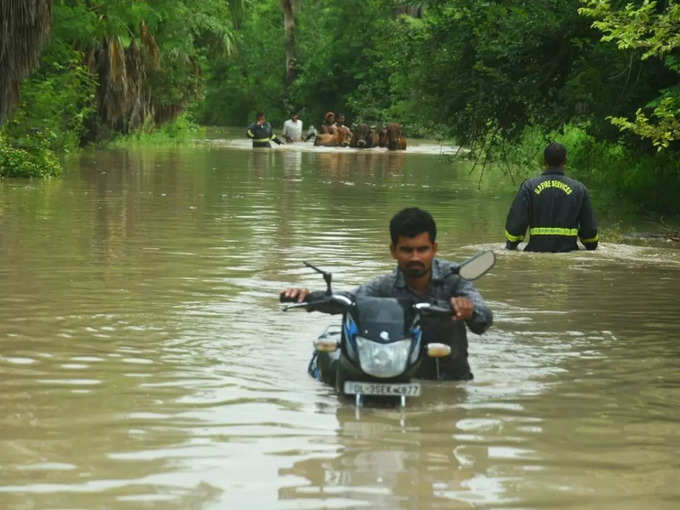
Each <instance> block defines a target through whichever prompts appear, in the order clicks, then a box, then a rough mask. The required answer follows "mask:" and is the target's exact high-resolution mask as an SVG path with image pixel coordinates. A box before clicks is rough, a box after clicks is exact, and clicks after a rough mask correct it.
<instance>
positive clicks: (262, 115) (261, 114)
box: [255, 112, 264, 119]
mask: <svg viewBox="0 0 680 510" xmlns="http://www.w3.org/2000/svg"><path fill="white" fill-rule="evenodd" d="M262 117H264V113H263V112H257V115H255V118H256V119H261V118H262Z"/></svg>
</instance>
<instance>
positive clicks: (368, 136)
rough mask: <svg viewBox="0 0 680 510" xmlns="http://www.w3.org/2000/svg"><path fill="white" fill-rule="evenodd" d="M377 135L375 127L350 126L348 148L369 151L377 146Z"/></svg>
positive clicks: (365, 125) (363, 125)
mask: <svg viewBox="0 0 680 510" xmlns="http://www.w3.org/2000/svg"><path fill="white" fill-rule="evenodd" d="M378 142H379V139H378V133H377V132H376V130H375V126H369V125H368V124H352V140H350V142H349V146H350V147H358V148H359V149H370V148H371V147H377V146H378Z"/></svg>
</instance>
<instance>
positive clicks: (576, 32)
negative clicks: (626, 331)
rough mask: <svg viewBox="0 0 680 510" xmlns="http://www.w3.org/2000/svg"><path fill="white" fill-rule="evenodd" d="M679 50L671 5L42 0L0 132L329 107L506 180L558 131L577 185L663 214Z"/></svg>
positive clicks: (678, 104)
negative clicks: (11, 109)
mask: <svg viewBox="0 0 680 510" xmlns="http://www.w3.org/2000/svg"><path fill="white" fill-rule="evenodd" d="M25 1H29V0H25ZM284 21H285V22H286V26H285V27H284ZM679 45H680V6H679V4H678V0H664V1H661V0H659V1H650V0H631V1H628V0H532V1H531V2H528V1H526V0H491V1H487V2H479V1H477V0H430V1H425V0H422V1H406V0H343V1H342V2H338V1H336V0H299V1H298V0H295V1H285V2H282V1H281V0H231V1H227V0H220V1H218V0H210V1H205V0H156V1H153V2H152V1H150V0H146V1H137V2H129V1H128V0H113V1H108V2H103V1H94V0H93V1H88V2H85V1H78V0H55V1H54V2H53V26H52V37H51V39H50V41H49V44H48V45H47V46H46V49H45V51H44V52H43V56H42V60H41V64H40V66H39V67H38V69H37V71H35V72H34V73H33V75H32V76H31V78H30V79H29V80H26V81H24V83H23V85H22V93H23V97H24V101H23V102H22V106H21V108H20V109H19V110H18V111H17V112H16V113H15V115H14V117H13V119H12V121H11V122H6V123H5V124H4V125H3V128H2V129H3V134H4V138H3V140H4V143H5V144H10V145H11V146H12V147H14V148H16V149H18V150H27V151H29V152H30V151H31V148H32V147H38V148H40V149H41V150H42V149H48V150H52V151H54V152H56V153H59V154H61V153H63V152H67V151H69V150H72V149H73V148H75V147H76V146H77V145H79V144H82V143H84V142H87V141H91V140H99V139H110V138H112V137H116V136H118V134H120V133H123V134H126V133H133V132H138V131H140V130H141V131H145V132H148V131H151V130H153V129H154V128H155V126H158V125H160V124H163V123H164V122H166V121H168V120H172V119H174V118H176V116H177V115H178V114H180V113H181V112H183V111H185V109H187V107H189V109H188V111H189V114H190V117H191V118H193V119H195V120H198V121H199V122H201V123H204V124H220V125H242V126H245V125H246V124H247V123H248V122H250V121H252V119H253V117H254V114H255V112H257V111H265V112H266V113H267V116H268V118H269V120H270V121H271V122H272V123H273V124H274V126H278V125H280V124H281V122H282V121H283V120H284V119H285V118H286V117H287V116H288V113H289V112H290V111H291V110H293V109H294V110H297V111H299V112H300V114H301V118H302V119H303V121H304V122H305V124H306V125H307V126H309V125H310V124H315V125H317V126H318V125H319V123H320V122H321V119H322V116H323V113H324V112H325V111H328V110H331V111H335V112H344V113H345V114H346V116H347V118H348V119H349V121H350V122H351V121H356V120H363V121H369V122H385V121H397V122H401V123H402V124H403V125H404V127H405V130H406V133H407V134H408V136H417V135H428V136H436V137H439V138H449V139H454V140H455V141H457V142H458V143H461V144H464V145H466V146H468V147H470V148H471V149H472V151H471V152H470V154H471V155H472V156H473V157H475V158H477V165H476V167H475V168H478V169H480V170H479V171H480V177H484V176H485V175H491V174H489V173H487V174H485V172H486V171H487V169H488V168H491V166H492V165H488V163H491V162H495V163H496V165H493V167H494V168H501V169H502V170H503V176H504V177H506V178H507V181H508V182H516V181H517V180H519V179H521V178H523V177H524V176H526V175H528V174H530V173H534V172H535V171H536V170H537V169H538V168H539V165H538V164H537V163H536V160H537V156H538V155H540V153H541V148H542V146H544V145H545V143H546V142H547V141H549V140H555V139H557V140H563V141H565V142H566V143H567V146H568V149H569V154H570V171H572V172H573V173H574V174H576V175H577V176H578V177H581V178H582V179H583V180H584V181H586V183H587V184H589V185H591V186H597V187H602V188H603V189H607V190H610V191H611V192H612V193H619V192H623V193H625V194H626V195H627V196H628V197H630V198H631V199H633V200H635V201H639V202H640V203H641V205H642V206H653V207H654V208H658V209H663V210H676V211H677V210H678V208H679V206H678V201H677V200H676V197H677V195H678V193H680V163H679V162H680V157H678V155H679V152H680V81H679V79H678V78H679V76H678V75H679V74H680V51H679V48H678V46H679ZM187 121H190V120H187V119H186V118H184V120H183V121H182V122H187ZM176 125H182V124H181V123H180V124H176ZM173 129H174V128H173ZM180 131H181V132H184V129H183V128H182V129H180ZM497 177H498V174H496V175H495V178H497Z"/></svg>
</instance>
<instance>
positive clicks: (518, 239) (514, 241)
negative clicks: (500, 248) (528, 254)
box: [505, 230, 524, 243]
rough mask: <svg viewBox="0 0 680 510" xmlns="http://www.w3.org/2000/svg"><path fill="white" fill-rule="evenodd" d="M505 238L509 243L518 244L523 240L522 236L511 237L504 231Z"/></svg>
mask: <svg viewBox="0 0 680 510" xmlns="http://www.w3.org/2000/svg"><path fill="white" fill-rule="evenodd" d="M505 238H506V239H507V240H508V241H510V242H511V243H516V242H518V241H521V240H523V239H524V236H523V235H519V236H513V235H512V234H511V233H510V232H508V231H507V230H506V231H505Z"/></svg>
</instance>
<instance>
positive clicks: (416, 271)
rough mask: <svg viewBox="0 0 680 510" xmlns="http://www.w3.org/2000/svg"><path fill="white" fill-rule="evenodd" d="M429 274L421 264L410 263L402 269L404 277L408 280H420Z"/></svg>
mask: <svg viewBox="0 0 680 510" xmlns="http://www.w3.org/2000/svg"><path fill="white" fill-rule="evenodd" d="M428 272H429V269H427V268H426V267H425V264H423V263H421V262H411V263H410V264H406V267H405V268H404V275H406V277H408V278H420V277H421V276H425V275H426V274H427V273H428Z"/></svg>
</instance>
